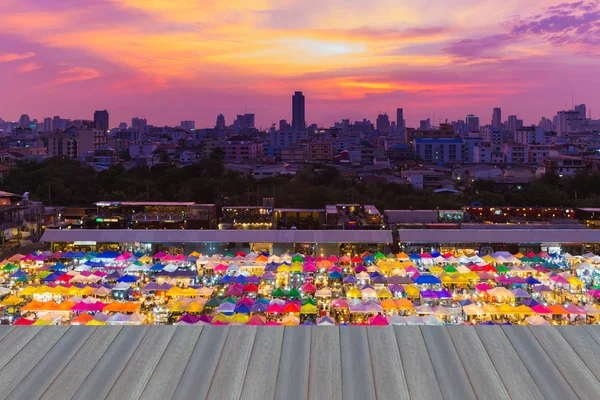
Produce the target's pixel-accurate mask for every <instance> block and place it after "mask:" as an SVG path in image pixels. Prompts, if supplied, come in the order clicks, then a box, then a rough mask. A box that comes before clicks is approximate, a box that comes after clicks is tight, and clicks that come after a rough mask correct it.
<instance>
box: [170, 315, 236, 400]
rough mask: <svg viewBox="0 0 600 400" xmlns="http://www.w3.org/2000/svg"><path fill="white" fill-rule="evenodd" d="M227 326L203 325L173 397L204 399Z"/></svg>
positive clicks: (225, 335)
mask: <svg viewBox="0 0 600 400" xmlns="http://www.w3.org/2000/svg"><path fill="white" fill-rule="evenodd" d="M229 329H230V327H229V326H205V327H204V328H202V333H201V334H200V338H199V339H198V343H196V347H195V348H194V351H193V353H192V356H191V357H190V360H189V362H188V364H187V367H186V368H185V371H184V372H183V375H182V377H181V381H180V382H179V385H178V386H177V390H175V395H174V396H173V398H174V399H178V400H179V399H190V400H192V399H205V398H206V394H207V393H208V390H209V388H210V382H211V380H212V378H213V375H214V373H215V369H216V368H217V363H218V362H219V358H220V357H221V352H222V350H223V346H224V345H225V340H226V339H227V334H228V333H229Z"/></svg>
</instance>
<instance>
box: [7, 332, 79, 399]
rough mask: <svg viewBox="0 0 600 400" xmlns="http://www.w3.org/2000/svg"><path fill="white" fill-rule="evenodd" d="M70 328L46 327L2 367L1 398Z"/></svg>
mask: <svg viewBox="0 0 600 400" xmlns="http://www.w3.org/2000/svg"><path fill="white" fill-rule="evenodd" d="M68 330H69V327H68V326H52V327H44V328H42V330H41V331H40V332H39V333H38V334H37V335H35V336H34V337H33V338H32V339H31V340H30V341H29V342H27V344H26V345H25V346H24V347H23V348H22V349H21V350H20V351H19V353H17V354H16V355H15V356H14V357H13V358H12V359H11V360H10V361H9V362H8V363H6V365H5V366H4V367H3V368H2V369H0V398H3V399H4V398H6V396H7V395H8V394H9V393H10V392H11V391H12V390H13V389H14V388H15V387H16V386H17V385H18V384H19V382H21V380H22V379H23V378H24V377H25V375H27V374H28V373H29V372H30V371H31V370H32V369H33V368H34V367H35V365H36V364H37V363H38V362H40V360H41V359H42V358H43V357H44V356H45V355H46V354H47V353H48V352H49V351H50V350H51V349H52V347H53V346H54V345H55V344H56V343H57V342H58V341H59V339H60V338H61V337H62V336H63V335H64V334H65V333H66V332H67V331H68Z"/></svg>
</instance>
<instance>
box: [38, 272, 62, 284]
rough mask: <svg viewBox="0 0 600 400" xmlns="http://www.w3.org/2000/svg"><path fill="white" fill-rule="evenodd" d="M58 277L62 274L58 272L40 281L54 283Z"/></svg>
mask: <svg viewBox="0 0 600 400" xmlns="http://www.w3.org/2000/svg"><path fill="white" fill-rule="evenodd" d="M60 276H62V273H60V272H54V273H52V274H50V275H48V276H47V277H45V278H42V279H41V281H42V282H54V281H55V280H57V279H58V278H59V277H60Z"/></svg>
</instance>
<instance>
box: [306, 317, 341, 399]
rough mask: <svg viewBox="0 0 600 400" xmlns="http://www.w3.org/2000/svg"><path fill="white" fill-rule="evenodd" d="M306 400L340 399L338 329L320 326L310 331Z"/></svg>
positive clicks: (336, 327)
mask: <svg viewBox="0 0 600 400" xmlns="http://www.w3.org/2000/svg"><path fill="white" fill-rule="evenodd" d="M308 398H309V399H313V400H320V399H331V400H341V399H342V355H341V352H340V327H339V326H320V327H317V328H313V329H312V333H311V343H310V371H309V378H308Z"/></svg>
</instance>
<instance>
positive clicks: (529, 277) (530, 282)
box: [526, 276, 541, 285]
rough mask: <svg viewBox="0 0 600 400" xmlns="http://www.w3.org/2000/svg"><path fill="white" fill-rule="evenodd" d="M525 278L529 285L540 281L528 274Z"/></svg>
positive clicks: (537, 283)
mask: <svg viewBox="0 0 600 400" xmlns="http://www.w3.org/2000/svg"><path fill="white" fill-rule="evenodd" d="M526 280H527V284H529V285H539V284H540V283H541V282H540V281H538V280H537V279H535V278H534V277H533V276H528V277H527V279H526Z"/></svg>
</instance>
